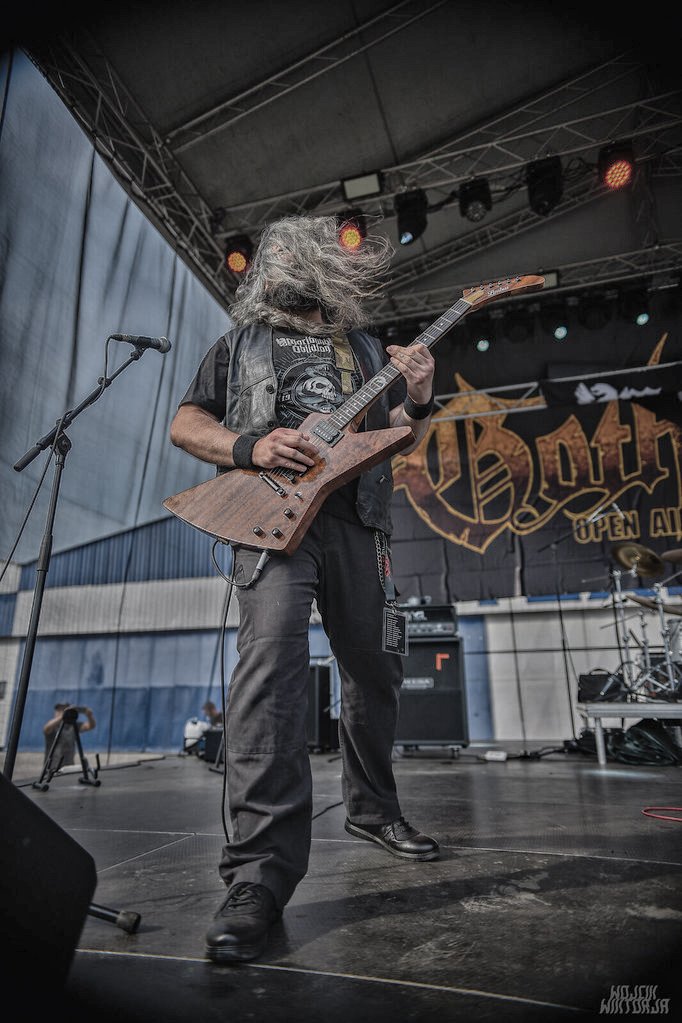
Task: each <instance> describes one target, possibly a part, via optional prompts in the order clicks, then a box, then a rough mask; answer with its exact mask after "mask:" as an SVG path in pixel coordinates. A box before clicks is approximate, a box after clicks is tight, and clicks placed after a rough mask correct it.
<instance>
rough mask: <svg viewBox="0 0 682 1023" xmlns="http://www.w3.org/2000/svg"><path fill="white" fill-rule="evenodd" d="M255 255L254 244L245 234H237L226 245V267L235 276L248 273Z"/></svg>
mask: <svg viewBox="0 0 682 1023" xmlns="http://www.w3.org/2000/svg"><path fill="white" fill-rule="evenodd" d="M252 255H253V243H252V242H251V239H250V238H249V237H247V235H245V234H236V235H234V236H233V237H232V238H228V239H227V242H226V243H225V265H226V267H227V269H228V270H231V271H232V273H233V274H236V275H237V276H238V277H241V275H242V274H244V273H246V271H247V270H248V268H249V265H250V263H251V256H252Z"/></svg>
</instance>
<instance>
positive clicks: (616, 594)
mask: <svg viewBox="0 0 682 1023" xmlns="http://www.w3.org/2000/svg"><path fill="white" fill-rule="evenodd" d="M610 575H611V581H612V583H613V586H612V589H611V597H612V600H613V611H614V616H615V621H616V640H617V642H618V649H619V652H620V657H621V668H622V671H623V681H624V683H625V685H626V687H627V688H628V689H632V687H633V685H634V673H633V664H632V660H631V657H630V630H629V629H628V627H627V625H626V618H625V605H624V599H625V598H624V596H623V587H622V585H621V577H622V575H623V573H622V572H621V571H620V569H618V568H612V569H611V570H610Z"/></svg>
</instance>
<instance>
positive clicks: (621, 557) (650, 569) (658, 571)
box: [611, 540, 665, 576]
mask: <svg viewBox="0 0 682 1023" xmlns="http://www.w3.org/2000/svg"><path fill="white" fill-rule="evenodd" d="M611 554H612V555H613V557H614V558H615V559H616V561H617V562H618V564H619V565H624V566H625V568H634V569H635V570H636V572H637V575H640V576H649V575H662V574H663V570H664V569H665V565H664V564H663V562H662V561H661V559H660V558H659V556H658V554H654V552H653V551H650V550H649V548H648V547H643V546H642V544H641V543H634V542H632V541H627V540H626V541H624V542H623V543H617V544H614V545H613V547H612V548H611Z"/></svg>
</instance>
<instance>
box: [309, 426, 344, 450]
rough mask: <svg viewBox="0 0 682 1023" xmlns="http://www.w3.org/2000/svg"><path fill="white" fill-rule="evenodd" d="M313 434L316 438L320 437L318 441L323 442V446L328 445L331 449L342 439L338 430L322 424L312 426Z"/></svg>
mask: <svg viewBox="0 0 682 1023" xmlns="http://www.w3.org/2000/svg"><path fill="white" fill-rule="evenodd" d="M313 433H314V434H315V436H316V437H320V439H321V440H323V441H324V442H325V444H329V446H330V447H332V448H333V447H334V445H335V444H338V442H339V441H340V440H341V438H342V437H343V434H342V433H341V431H340V430H337V429H335V428H334V427H333V426H330V425H329V423H324V422H323V423H318V424H317V426H314V427H313Z"/></svg>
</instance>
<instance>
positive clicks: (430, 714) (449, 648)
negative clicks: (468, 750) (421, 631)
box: [396, 637, 469, 746]
mask: <svg viewBox="0 0 682 1023" xmlns="http://www.w3.org/2000/svg"><path fill="white" fill-rule="evenodd" d="M403 670H404V675H405V679H404V682H403V685H402V688H401V690H400V711H399V715H398V728H397V733H396V744H397V745H403V746H468V744H469V724H468V718H467V705H466V689H465V685H464V658H463V653H462V645H461V640H459V639H458V638H455V637H444V638H442V639H436V638H434V639H410V645H409V652H408V655H407V657H404V658H403Z"/></svg>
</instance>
